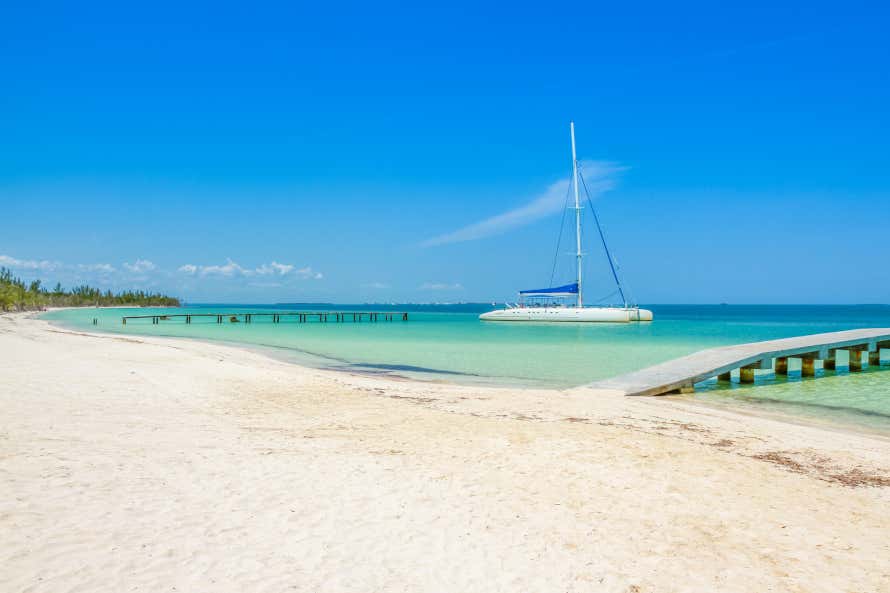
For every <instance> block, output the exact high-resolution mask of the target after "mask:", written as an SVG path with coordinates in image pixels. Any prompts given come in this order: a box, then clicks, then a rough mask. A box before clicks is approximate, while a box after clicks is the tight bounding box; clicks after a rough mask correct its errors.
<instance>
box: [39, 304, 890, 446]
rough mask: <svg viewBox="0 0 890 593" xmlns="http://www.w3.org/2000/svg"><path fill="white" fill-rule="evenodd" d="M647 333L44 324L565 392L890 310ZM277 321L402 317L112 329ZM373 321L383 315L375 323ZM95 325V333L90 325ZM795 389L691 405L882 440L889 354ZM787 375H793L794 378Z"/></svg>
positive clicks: (459, 312) (786, 316)
mask: <svg viewBox="0 0 890 593" xmlns="http://www.w3.org/2000/svg"><path fill="white" fill-rule="evenodd" d="M647 308H650V309H652V310H653V311H654V313H655V321H654V322H652V323H642V324H639V323H631V324H614V325H613V324H529V323H503V322H501V323H498V322H483V321H479V319H478V318H477V316H478V314H479V313H481V312H484V311H486V310H490V309H491V307H490V306H487V305H438V306H437V305H426V306H419V305H397V306H395V305H394V306H382V305H373V306H369V305H330V306H327V305H194V306H189V307H184V308H181V309H72V310H65V311H52V312H49V313H46V314H45V315H44V318H46V319H48V320H52V321H54V322H56V323H59V324H62V325H64V326H67V327H71V328H77V329H88V330H91V331H95V330H99V331H106V332H113V333H118V334H120V333H123V334H145V335H158V336H177V337H188V338H198V339H202V340H214V341H224V342H233V343H239V344H244V345H249V346H251V347H256V348H262V349H264V350H266V351H268V352H270V353H271V354H273V355H274V356H277V357H281V358H285V359H289V360H294V361H296V362H300V363H302V364H309V365H313V366H321V367H329V368H340V369H350V370H358V371H364V372H372V373H395V374H399V375H405V376H411V377H416V378H421V379H435V380H446V381H453V382H459V383H494V384H509V385H520V386H537V387H558V388H563V387H571V386H575V385H581V384H584V383H587V382H590V381H593V380H596V379H602V378H606V377H610V376H614V375H617V374H620V373H624V372H628V371H631V370H636V369H639V368H643V367H645V366H648V365H651V364H655V363H658V362H662V361H665V360H669V359H671V358H675V357H678V356H683V355H685V354H689V353H691V352H694V351H696V350H700V349H703V348H710V347H714V346H720V345H728V344H739V343H743V342H752V341H758V340H768V339H773V338H782V337H790V336H797V335H804V334H810V333H818V332H827V331H837V330H842V329H852V328H861V327H890V306H882V305H862V306H771V305H763V306H732V305H704V306H703V305H661V306H658V305H654V306H647ZM285 310H301V311H303V310H340V311H343V310H347V311H358V310H375V311H408V312H409V314H410V317H409V321H407V322H403V321H392V322H384V321H378V322H377V323H369V322H367V321H365V322H363V323H353V322H352V321H351V318H350V321H347V322H345V323H334V322H333V321H332V320H333V317H331V318H330V319H331V321H329V322H328V323H319V322H317V321H312V320H310V321H309V322H307V323H299V322H298V321H297V318H296V317H283V318H282V322H281V323H279V324H273V323H272V322H271V318H268V319H267V318H255V319H254V321H253V323H251V324H245V323H229V322H228V321H227V322H226V323H223V324H221V325H220V324H217V323H216V322H215V319H214V318H204V319H201V318H194V319H193V322H192V324H191V325H186V324H185V323H184V322H183V321H181V320H172V321H162V322H161V323H160V324H159V325H152V324H151V320H150V319H146V320H140V321H130V322H128V324H127V325H126V326H124V325H122V323H121V317H122V316H123V315H150V314H153V313H157V314H162V315H163V314H168V315H169V314H175V313H186V312H188V313H207V312H210V311H212V312H214V313H216V312H225V313H243V312H255V313H257V312H263V311H285ZM381 318H382V316H381ZM93 319H96V320H97V325H93ZM843 356H844V355H843V354H839V357H840V358H839V361H838V362H839V366H838V371H837V372H830V373H828V374H827V375H826V376H824V377H822V376H821V375H822V374H823V372H822V371H821V370H819V371H818V374H819V375H820V378H817V379H815V380H814V379H806V380H802V379H801V378H800V376H799V373H794V372H792V373H791V376H789V378H787V379H785V378H781V379H776V378H775V376H773V375H772V374H765V375H760V376H758V379H757V382H758V383H759V384H760V385H758V386H757V387H754V388H752V387H751V386H742V385H738V384H736V383H733V384H732V385H730V386H724V385H718V384H717V383H716V382H715V381H709V382H706V383H704V384H700V385H698V386H697V392H696V394H694V395H692V396H689V397H693V398H695V399H698V400H702V401H705V402H708V403H710V404H716V405H730V406H734V407H736V408H742V409H749V410H752V411H754V410H756V411H759V412H767V413H776V414H783V415H789V414H790V415H793V416H795V417H798V418H800V419H802V420H806V421H810V422H828V423H837V424H846V425H855V426H857V427H861V428H865V429H870V430H876V431H880V432H886V433H890V372H888V371H890V351H887V350H885V351H884V359H883V367H884V368H883V369H877V368H867V369H866V370H865V371H864V372H862V373H854V374H850V373H848V372H847V370H846V368H845V367H844V366H843V365H844V360H845V359H844V358H842V357H843ZM793 370H794V367H793V366H792V371H793Z"/></svg>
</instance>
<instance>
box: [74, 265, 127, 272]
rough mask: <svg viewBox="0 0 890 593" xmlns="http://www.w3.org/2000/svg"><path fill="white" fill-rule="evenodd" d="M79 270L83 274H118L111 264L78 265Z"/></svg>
mask: <svg viewBox="0 0 890 593" xmlns="http://www.w3.org/2000/svg"><path fill="white" fill-rule="evenodd" d="M77 269H78V270H80V271H81V272H101V273H103V274H112V273H114V272H117V270H116V269H115V267H114V266H112V265H111V264H77Z"/></svg>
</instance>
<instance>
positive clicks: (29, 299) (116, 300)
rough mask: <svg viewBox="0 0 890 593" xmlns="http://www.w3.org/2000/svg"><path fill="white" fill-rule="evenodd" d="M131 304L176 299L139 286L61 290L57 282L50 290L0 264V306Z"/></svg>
mask: <svg viewBox="0 0 890 593" xmlns="http://www.w3.org/2000/svg"><path fill="white" fill-rule="evenodd" d="M115 305H132V306H134V307H178V306H179V299H177V298H174V297H168V296H165V295H162V294H154V293H149V292H145V291H142V290H125V291H122V292H118V293H113V292H111V291H110V290H106V291H105V292H102V291H101V290H99V289H98V288H93V287H92V286H87V285H82V286H77V287H75V288H72V289H71V290H63V289H62V285H61V284H56V286H55V288H53V289H52V290H49V289H46V288H44V287H43V286H42V285H41V283H40V280H35V281H33V282H31V283H30V284H27V285H26V284H25V283H24V282H23V281H22V280H21V279H19V278H16V277H14V276H13V275H12V272H11V271H10V270H8V269H6V268H0V310H2V311H27V310H33V309H41V308H43V307H95V306H100V307H108V306H115Z"/></svg>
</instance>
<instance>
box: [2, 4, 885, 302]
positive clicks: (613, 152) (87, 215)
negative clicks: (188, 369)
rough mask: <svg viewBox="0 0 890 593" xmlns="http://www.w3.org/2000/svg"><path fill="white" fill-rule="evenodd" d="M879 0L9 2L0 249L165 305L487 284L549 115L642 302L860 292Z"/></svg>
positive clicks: (361, 295)
mask: <svg viewBox="0 0 890 593" xmlns="http://www.w3.org/2000/svg"><path fill="white" fill-rule="evenodd" d="M888 16H890V12H888V9H887V8H885V7H884V6H883V5H882V4H880V3H877V2H873V3H856V2H847V3H844V4H843V5H838V4H837V3H832V4H828V3H825V4H822V3H813V2H807V3H776V2H770V3H759V2H746V3H736V4H735V6H728V5H721V3H714V2H707V3H705V2H702V3H682V2H680V3H651V4H647V3H633V4H632V5H630V4H627V3H601V4H600V3H575V4H572V3H549V4H547V5H542V4H541V3H534V4H522V3H509V4H502V5H495V4H488V5H485V6H481V5H479V4H477V3H468V4H461V3H454V2H449V3H443V4H440V5H429V4H425V3H411V4H404V5H399V4H386V3H374V4H371V3H365V4H354V5H353V4H342V3H339V4H330V7H329V8H327V7H323V6H322V4H321V3H314V4H312V5H301V4H296V3H283V2H282V3H263V2H259V3H251V4H249V5H247V4H243V3H239V4H235V3H231V4H227V3H219V2H216V3H212V4H211V3H208V4H198V3H195V4H190V5H189V6H182V5H180V4H178V3H177V4H174V3H169V4H168V3H163V2H160V3H153V4H151V5H139V6H137V5H133V6H124V5H121V4H120V3H115V4H110V3H109V4H102V3H90V4H89V5H77V4H71V3H67V4H53V3H41V2H34V3H27V6H26V5H25V3H18V4H17V5H11V6H8V7H6V8H5V11H4V18H3V20H2V22H0V87H2V89H3V92H2V93H0V207H2V218H3V220H4V224H3V225H2V231H0V265H6V266H7V267H12V268H13V269H14V270H15V271H16V272H17V273H19V274H20V275H22V276H24V277H27V278H31V277H36V276H38V277H41V278H43V279H44V280H45V281H47V282H55V281H57V280H58V281H61V282H63V284H69V285H70V284H73V283H76V282H82V281H85V282H90V283H94V284H99V285H101V286H103V287H106V286H107V287H112V288H121V287H131V286H133V287H141V288H149V289H154V290H163V291H166V292H170V293H173V294H176V295H178V296H181V297H184V298H186V299H188V300H191V301H233V302H282V301H306V300H322V301H335V302H362V301H423V302H429V301H502V300H504V299H507V298H512V296H513V295H514V293H515V291H516V290H518V289H520V288H528V287H538V286H540V285H542V284H546V283H547V281H548V280H549V279H550V272H551V266H552V263H553V258H554V251H555V248H556V238H557V234H558V231H559V228H560V220H561V214H560V212H561V201H562V197H563V196H564V194H563V193H562V192H563V191H564V189H565V185H564V184H565V180H566V179H567V177H568V174H569V168H570V164H571V161H570V154H569V144H568V122H569V120H570V119H574V120H575V122H576V125H577V131H578V149H579V158H580V159H582V160H583V161H584V162H585V165H584V166H585V170H586V171H588V177H589V179H591V180H593V181H595V182H596V184H597V189H596V190H595V191H594V193H595V196H594V197H595V204H596V205H597V207H598V209H599V211H600V214H601V216H602V220H603V222H604V224H605V227H606V232H607V235H608V237H609V239H610V244H611V246H612V248H613V250H614V251H615V252H616V254H617V256H618V259H619V261H620V263H621V265H622V272H623V275H624V277H625V278H626V280H627V282H628V284H629V285H630V286H631V287H632V289H633V292H634V294H635V296H636V297H637V299H638V300H639V301H640V302H642V303H707V302H729V303H862V302H884V303H887V302H890V271H888V269H890V241H888V237H890V110H888V108H887V105H890V76H888V72H890V70H888V68H887V64H888V63H890V41H888V36H887V35H886V30H885V27H886V23H887V22H888ZM588 219H589V216H588ZM589 222H590V221H589V220H588V221H587V223H589ZM587 223H586V224H587ZM567 230H568V229H567ZM587 230H588V232H589V231H590V230H591V229H590V228H588V229H587ZM588 238H589V239H591V240H589V241H587V251H588V253H589V257H588V258H587V270H586V271H587V277H588V278H589V282H588V284H587V286H586V291H587V294H588V296H590V297H591V300H596V297H598V296H600V297H601V296H607V295H608V294H609V293H610V292H611V291H612V288H611V286H610V284H609V280H608V276H607V274H608V270H607V268H606V266H605V262H604V260H603V258H602V254H601V252H600V250H599V249H598V247H597V245H596V243H595V242H594V240H593V239H594V237H592V236H591V235H588ZM564 239H565V238H564ZM566 245H567V242H564V243H563V248H562V251H566ZM558 260H559V266H558V268H557V275H556V279H555V280H554V281H562V280H566V279H568V278H569V277H570V276H571V258H570V257H568V256H560V257H559V258H558Z"/></svg>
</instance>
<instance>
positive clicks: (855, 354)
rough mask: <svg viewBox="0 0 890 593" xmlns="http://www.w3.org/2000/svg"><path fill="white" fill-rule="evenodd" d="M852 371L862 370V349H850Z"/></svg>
mask: <svg viewBox="0 0 890 593" xmlns="http://www.w3.org/2000/svg"><path fill="white" fill-rule="evenodd" d="M849 368H850V372H851V373H858V372H859V371H861V370H862V351H861V350H850V367H849Z"/></svg>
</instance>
